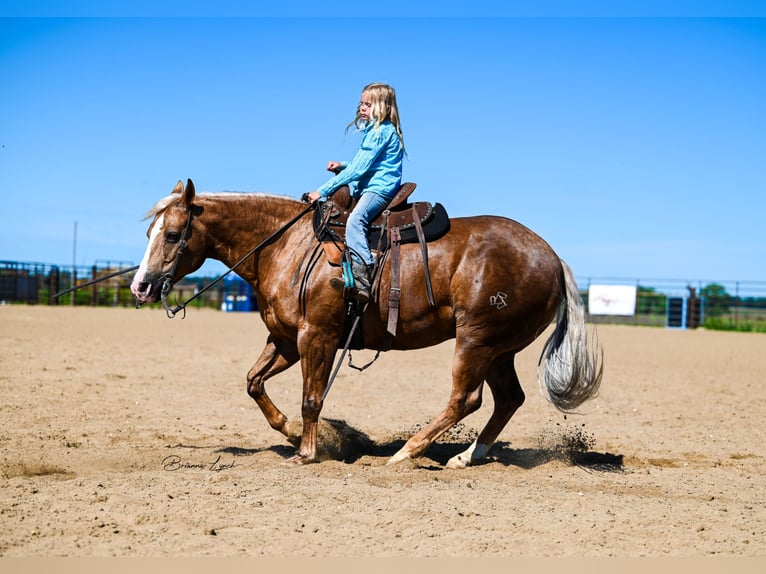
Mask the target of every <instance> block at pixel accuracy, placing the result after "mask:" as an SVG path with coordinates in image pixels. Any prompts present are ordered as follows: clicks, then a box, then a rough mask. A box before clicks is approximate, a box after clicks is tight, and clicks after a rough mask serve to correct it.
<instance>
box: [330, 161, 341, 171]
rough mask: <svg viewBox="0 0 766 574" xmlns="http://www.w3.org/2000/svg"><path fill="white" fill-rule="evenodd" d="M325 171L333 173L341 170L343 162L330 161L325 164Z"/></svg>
mask: <svg viewBox="0 0 766 574" xmlns="http://www.w3.org/2000/svg"><path fill="white" fill-rule="evenodd" d="M327 171H331V172H333V173H338V172H340V171H343V164H342V163H340V162H339V161H331V162H329V163H328V164H327Z"/></svg>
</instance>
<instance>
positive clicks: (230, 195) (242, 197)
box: [143, 191, 298, 220]
mask: <svg viewBox="0 0 766 574" xmlns="http://www.w3.org/2000/svg"><path fill="white" fill-rule="evenodd" d="M179 197H180V196H179V195H178V194H177V193H171V194H170V195H167V196H165V197H163V198H162V199H160V200H159V201H158V202H157V203H155V204H154V205H153V206H152V208H151V209H150V210H149V212H148V213H147V214H146V215H145V216H144V218H143V219H144V220H147V219H152V218H154V217H155V216H157V215H158V214H160V213H162V212H163V211H165V210H166V209H167V208H168V206H169V205H170V204H171V203H173V201H175V200H177V199H178V198H179ZM196 197H197V198H200V199H232V200H236V201H249V200H252V199H257V198H262V199H268V198H271V199H280V200H289V201H298V200H297V199H295V198H294V197H288V196H286V195H276V194H272V193H262V192H245V191H220V192H215V193H213V192H203V193H198V194H196Z"/></svg>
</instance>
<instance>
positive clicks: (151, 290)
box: [130, 271, 163, 304]
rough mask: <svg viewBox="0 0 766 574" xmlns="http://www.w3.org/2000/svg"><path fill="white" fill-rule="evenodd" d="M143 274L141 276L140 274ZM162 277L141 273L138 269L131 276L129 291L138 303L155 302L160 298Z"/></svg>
mask: <svg viewBox="0 0 766 574" xmlns="http://www.w3.org/2000/svg"><path fill="white" fill-rule="evenodd" d="M140 275H143V276H140ZM162 284H163V278H162V277H161V276H152V275H151V274H149V273H146V274H142V273H141V272H140V271H139V273H136V275H135V276H134V277H133V281H132V282H131V284H130V292H131V293H133V296H134V297H135V298H136V300H137V301H138V302H139V303H140V304H144V303H156V302H157V301H159V299H160V293H161V291H162Z"/></svg>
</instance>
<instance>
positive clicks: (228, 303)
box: [0, 261, 257, 311]
mask: <svg viewBox="0 0 766 574" xmlns="http://www.w3.org/2000/svg"><path fill="white" fill-rule="evenodd" d="M133 266H134V265H133V263H132V262H126V261H97V262H96V263H95V264H94V265H91V266H68V267H67V266H58V265H49V264H46V263H23V262H18V261H0V304H8V303H25V304H29V305H35V304H40V305H81V306H87V305H90V306H108V307H132V306H134V305H135V304H136V301H135V299H134V298H133V294H132V293H131V292H130V282H131V279H132V277H133V274H132V273H124V274H121V275H116V276H114V277H111V278H109V279H105V280H103V281H98V282H96V283H94V284H92V285H89V286H85V287H82V288H80V289H77V290H75V291H72V292H70V293H67V294H64V295H62V296H60V297H55V295H56V294H57V293H60V292H62V291H66V290H67V289H70V288H72V287H75V286H79V285H83V284H85V283H88V282H91V281H95V280H98V279H100V278H102V277H106V276H108V275H112V274H114V273H118V272H120V271H122V270H129V269H131V268H132V267H133ZM213 279H214V278H208V277H188V278H185V279H184V280H183V281H181V282H179V283H178V284H177V285H175V287H174V288H173V292H172V295H171V299H173V298H177V299H178V301H185V300H187V299H189V298H190V297H191V296H192V295H194V294H195V293H196V292H197V291H198V290H200V289H201V288H202V287H203V286H204V285H207V284H208V283H210V282H212V281H213ZM191 306H192V307H212V308H215V309H223V310H225V311H252V310H255V309H257V305H256V303H255V297H253V296H252V292H251V288H250V286H249V285H247V284H245V282H244V281H242V280H241V279H240V278H239V277H238V276H236V275H235V274H232V275H230V276H229V277H227V279H226V280H225V281H222V282H221V283H220V284H219V285H217V286H216V288H214V289H210V290H209V291H206V292H205V293H203V295H201V296H200V297H199V298H198V299H196V300H195V301H194V303H193V304H192V305H191Z"/></svg>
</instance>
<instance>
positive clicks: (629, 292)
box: [588, 285, 636, 315]
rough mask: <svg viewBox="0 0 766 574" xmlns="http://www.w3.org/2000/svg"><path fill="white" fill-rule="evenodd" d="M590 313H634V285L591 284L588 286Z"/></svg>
mask: <svg viewBox="0 0 766 574" xmlns="http://www.w3.org/2000/svg"><path fill="white" fill-rule="evenodd" d="M588 311H589V312H590V314H591V315H635V314H636V286H635V285H591V286H590V287H589V288H588Z"/></svg>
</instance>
